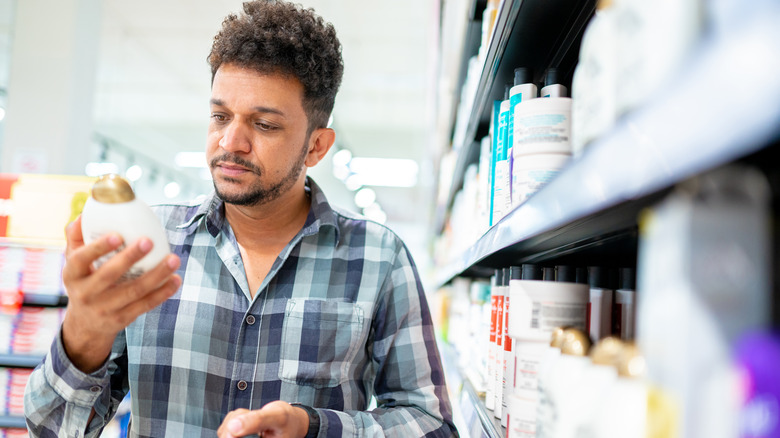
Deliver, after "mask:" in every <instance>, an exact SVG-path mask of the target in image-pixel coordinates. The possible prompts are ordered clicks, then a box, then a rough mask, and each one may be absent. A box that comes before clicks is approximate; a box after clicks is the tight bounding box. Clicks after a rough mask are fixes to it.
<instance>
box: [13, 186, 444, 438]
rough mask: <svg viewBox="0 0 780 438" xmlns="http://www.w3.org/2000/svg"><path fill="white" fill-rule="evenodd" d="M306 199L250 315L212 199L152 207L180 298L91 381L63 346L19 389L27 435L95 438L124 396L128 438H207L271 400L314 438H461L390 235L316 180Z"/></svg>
mask: <svg viewBox="0 0 780 438" xmlns="http://www.w3.org/2000/svg"><path fill="white" fill-rule="evenodd" d="M307 190H308V192H309V194H310V197H311V209H310V211H309V215H308V217H307V219H306V223H305V225H304V226H303V228H302V230H301V231H300V232H299V233H298V234H297V235H296V236H295V237H294V238H293V239H292V241H291V242H290V243H289V244H288V245H287V246H286V247H285V248H284V249H283V250H282V252H281V254H279V257H278V258H277V259H276V261H275V262H274V264H273V266H272V268H271V271H270V272H269V274H268V275H267V276H266V278H265V280H264V281H263V283H262V284H261V286H260V289H259V290H258V292H257V294H256V296H255V298H254V300H253V299H251V295H250V293H249V286H248V284H247V280H246V275H245V273H244V266H243V263H242V261H241V255H240V254H239V251H238V246H237V243H236V240H235V237H234V235H233V234H232V230H231V228H230V225H229V224H228V223H227V221H226V220H225V216H224V212H223V210H224V209H223V202H222V201H221V200H220V199H219V198H218V197H216V196H214V195H212V196H211V197H209V198H207V199H206V200H205V201H203V202H198V203H193V204H190V205H163V206H158V207H156V213H157V214H158V216H159V217H160V218H161V220H162V222H163V224H164V226H165V228H166V231H167V235H168V240H169V243H170V245H171V249H172V251H173V252H174V253H175V254H177V255H178V256H179V257H181V260H182V264H181V267H180V269H179V272H178V274H179V275H181V277H182V279H183V281H182V287H181V288H180V289H179V291H177V293H176V294H175V295H174V296H173V297H171V298H170V299H168V300H167V301H166V302H164V303H163V304H162V305H160V306H159V307H157V308H156V309H154V310H152V311H150V312H149V313H146V314H144V315H142V316H141V317H139V318H138V319H137V320H136V321H135V322H133V323H132V324H131V325H130V326H129V327H127V329H125V330H124V331H123V332H121V333H120V334H119V336H118V337H117V339H116V341H115V343H114V348H113V351H112V354H111V356H110V357H109V359H108V361H107V362H106V363H105V364H104V365H103V367H102V368H101V369H99V370H97V371H95V372H94V373H92V374H89V375H86V374H84V373H82V372H80V371H79V370H77V369H76V368H75V367H74V366H73V365H72V364H71V363H70V361H69V360H68V357H67V355H66V354H65V352H64V349H63V347H62V341H61V338H60V337H59V336H58V337H57V338H56V339H55V340H54V343H53V344H52V347H51V350H50V352H49V353H48V355H47V356H46V358H45V359H44V362H43V363H42V364H41V365H40V366H39V367H38V368H37V369H36V370H35V371H34V372H33V374H32V376H31V377H30V380H29V383H28V386H27V390H26V394H25V415H26V418H27V425H28V428H29V429H30V431H31V432H32V435H33V436H60V437H65V436H68V437H82V436H98V435H99V433H100V431H101V430H102V428H103V427H104V426H105V425H106V423H107V422H108V421H109V420H110V418H111V417H112V416H113V414H114V413H115V411H116V408H117V406H118V404H119V402H120V401H121V400H122V399H123V398H124V396H125V394H127V392H128V390H129V391H130V394H131V401H132V403H131V409H132V430H131V431H130V433H129V435H130V436H133V437H162V436H172V437H191V436H204V437H206V436H207V437H213V436H215V432H216V430H217V428H218V427H219V425H220V423H221V422H222V420H223V419H224V418H225V415H226V414H227V413H228V412H230V411H232V410H234V409H238V408H246V409H259V408H260V407H262V406H263V405H265V404H266V403H268V402H271V401H274V400H285V401H288V402H299V403H302V404H305V405H308V406H312V407H314V408H316V411H317V413H318V414H319V417H320V430H319V435H320V436H323V437H342V436H344V437H346V436H352V437H363V436H394V437H421V436H431V437H433V436H452V435H456V434H457V432H456V431H455V428H454V426H453V423H452V417H451V406H450V402H449V400H448V396H447V392H446V388H445V383H444V374H443V372H442V367H441V362H440V359H439V354H438V351H437V348H436V344H435V340H434V330H433V326H432V323H431V318H430V313H429V310H428V307H427V304H426V301H425V296H424V293H423V290H422V287H421V284H420V280H419V277H418V275H417V271H416V268H415V266H414V263H413V261H412V259H411V256H410V254H409V251H408V250H407V249H406V247H405V246H404V245H403V243H402V242H401V240H400V239H399V238H398V237H397V236H396V235H395V234H393V233H392V232H391V231H389V230H388V229H387V228H385V227H384V226H382V225H379V224H377V223H374V222H371V221H368V220H365V219H363V218H358V217H355V216H351V215H348V214H345V213H341V212H336V211H334V210H333V209H332V208H331V207H330V205H329V204H328V202H327V200H326V199H325V196H324V195H323V193H322V192H321V190H320V189H319V187H318V186H317V185H316V184H315V183H314V182H313V181H312V180H311V179H308V180H307ZM372 396H375V397H376V401H377V408H376V409H373V410H370V411H368V410H367V409H368V405H369V402H370V399H371V397H372ZM93 408H94V410H95V413H96V415H95V416H94V418H93V420H92V421H91V423H89V424H88V419H89V416H90V413H91V411H92V409H93Z"/></svg>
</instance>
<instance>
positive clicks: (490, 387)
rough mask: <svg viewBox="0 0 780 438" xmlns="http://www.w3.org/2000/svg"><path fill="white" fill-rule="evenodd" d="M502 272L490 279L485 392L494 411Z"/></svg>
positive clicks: (490, 407) (487, 403) (497, 271)
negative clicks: (497, 329)
mask: <svg viewBox="0 0 780 438" xmlns="http://www.w3.org/2000/svg"><path fill="white" fill-rule="evenodd" d="M501 274H502V273H501V270H500V269H496V270H495V274H494V275H493V277H492V278H491V279H490V286H491V291H490V344H489V345H488V361H487V376H488V377H487V379H486V380H487V390H486V391H485V407H486V408H488V409H490V410H493V409H495V407H496V378H495V375H496V350H497V348H498V347H497V344H496V328H497V327H496V325H497V321H496V319H497V318H498V297H499V292H500V289H499V287H500V286H499V284H500V277H501Z"/></svg>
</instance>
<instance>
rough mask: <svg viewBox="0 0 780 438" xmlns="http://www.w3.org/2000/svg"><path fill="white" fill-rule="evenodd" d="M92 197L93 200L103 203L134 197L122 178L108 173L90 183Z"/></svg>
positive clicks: (130, 199)
mask: <svg viewBox="0 0 780 438" xmlns="http://www.w3.org/2000/svg"><path fill="white" fill-rule="evenodd" d="M92 197H93V198H95V201H98V202H102V203H104V204H120V203H123V202H130V201H132V200H133V199H135V193H133V188H132V187H130V183H128V182H127V181H126V180H125V179H124V178H122V177H121V176H119V175H117V174H114V173H108V174H105V175H103V176H101V177H100V178H98V180H97V181H95V184H93V185H92Z"/></svg>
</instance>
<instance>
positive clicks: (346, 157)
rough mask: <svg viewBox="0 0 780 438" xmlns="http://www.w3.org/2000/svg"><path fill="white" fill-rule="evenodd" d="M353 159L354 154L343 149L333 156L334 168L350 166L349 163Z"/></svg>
mask: <svg viewBox="0 0 780 438" xmlns="http://www.w3.org/2000/svg"><path fill="white" fill-rule="evenodd" d="M351 159H352V152H350V151H349V149H341V150H339V151H338V152H336V153H335V154H333V158H332V160H333V167H336V166H346V165H348V164H349V161H350V160H351Z"/></svg>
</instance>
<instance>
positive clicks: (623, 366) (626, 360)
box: [618, 342, 645, 378]
mask: <svg viewBox="0 0 780 438" xmlns="http://www.w3.org/2000/svg"><path fill="white" fill-rule="evenodd" d="M618 374H619V375H620V376H622V377H630V378H636V377H642V376H644V374H645V358H644V356H642V355H641V354H640V352H639V348H637V346H636V344H635V343H633V342H625V343H624V345H623V348H622V349H621V350H620V355H619V357H618Z"/></svg>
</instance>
